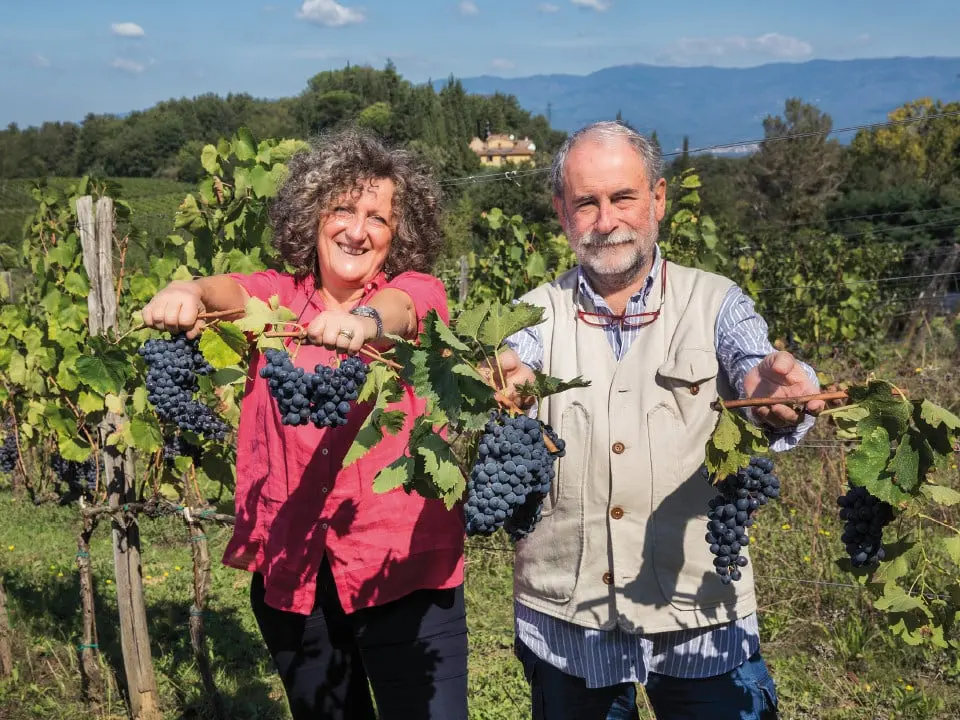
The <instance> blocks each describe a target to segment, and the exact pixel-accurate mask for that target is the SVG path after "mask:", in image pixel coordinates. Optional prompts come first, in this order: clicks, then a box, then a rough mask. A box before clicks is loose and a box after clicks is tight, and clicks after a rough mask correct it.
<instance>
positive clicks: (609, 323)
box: [577, 260, 667, 330]
mask: <svg viewBox="0 0 960 720" xmlns="http://www.w3.org/2000/svg"><path fill="white" fill-rule="evenodd" d="M666 296H667V261H666V260H664V261H663V262H662V263H661V266H660V306H659V307H658V308H657V309H656V310H653V311H651V312H642V313H629V314H627V313H621V314H619V315H614V314H612V313H592V312H587V311H586V310H577V319H579V320H582V321H583V322H584V323H586V324H587V325H590V326H591V327H600V328H608V327H615V326H617V325H619V326H620V328H621V329H624V330H635V329H637V328H642V327H646V326H647V325H650V324H651V323H654V322H656V320H657V318H659V317H660V312H661V311H662V310H663V301H664V299H665V298H666Z"/></svg>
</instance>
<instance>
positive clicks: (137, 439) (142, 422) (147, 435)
mask: <svg viewBox="0 0 960 720" xmlns="http://www.w3.org/2000/svg"><path fill="white" fill-rule="evenodd" d="M130 437H131V439H132V441H133V442H132V443H130V444H131V445H133V446H134V447H135V448H137V450H140V451H142V452H145V453H154V452H156V451H157V450H159V449H160V448H162V447H163V433H162V432H161V430H160V423H159V422H157V418H156V417H155V416H154V415H150V414H144V415H141V416H139V417H135V418H133V420H131V421H130Z"/></svg>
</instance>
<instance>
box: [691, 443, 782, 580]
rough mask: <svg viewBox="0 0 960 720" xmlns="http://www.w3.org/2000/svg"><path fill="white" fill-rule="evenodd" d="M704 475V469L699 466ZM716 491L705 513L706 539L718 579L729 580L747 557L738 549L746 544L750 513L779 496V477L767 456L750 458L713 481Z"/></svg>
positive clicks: (737, 578) (751, 515)
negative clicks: (734, 472) (718, 479)
mask: <svg viewBox="0 0 960 720" xmlns="http://www.w3.org/2000/svg"><path fill="white" fill-rule="evenodd" d="M703 473H704V475H707V469H706V468H705V467H704V468H703ZM716 488H717V491H718V494H717V496H716V497H715V498H713V499H712V500H711V501H710V512H709V513H707V517H708V518H709V519H708V521H707V534H706V538H705V539H706V541H707V543H709V545H710V552H711V553H713V554H714V555H715V556H716V557H715V558H714V560H713V565H714V567H715V568H716V570H717V574H718V575H719V576H720V580H721V582H723V583H724V584H730V583H731V582H734V581H736V580H739V579H740V578H741V577H742V576H743V574H742V572H741V571H740V568H743V567H746V566H747V563H748V560H747V558H746V556H745V555H741V554H740V552H741V550H742V549H743V548H745V547H746V546H747V545H749V544H750V536H749V535H748V533H747V528H749V527H751V526H752V525H753V523H754V514H755V513H756V511H757V510H758V509H759V508H760V507H761V506H763V505H766V504H767V503H768V502H769V501H770V500H775V499H776V498H778V497H780V479H779V478H777V476H776V475H774V474H773V461H772V460H770V459H769V458H764V457H754V458H750V464H749V465H748V466H747V467H745V468H742V469H741V470H740V471H739V472H737V474H736V475H728V476H727V477H725V478H724V479H722V480H721V481H720V482H718V483H717V485H716Z"/></svg>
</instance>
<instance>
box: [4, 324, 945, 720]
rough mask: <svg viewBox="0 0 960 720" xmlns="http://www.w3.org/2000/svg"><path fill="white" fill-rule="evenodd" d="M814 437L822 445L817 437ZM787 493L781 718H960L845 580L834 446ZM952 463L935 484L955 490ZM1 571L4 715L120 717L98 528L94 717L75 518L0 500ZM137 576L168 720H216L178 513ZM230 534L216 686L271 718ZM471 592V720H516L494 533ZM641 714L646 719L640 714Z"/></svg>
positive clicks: (218, 607) (938, 358) (763, 606)
mask: <svg viewBox="0 0 960 720" xmlns="http://www.w3.org/2000/svg"><path fill="white" fill-rule="evenodd" d="M942 339H943V340H944V343H945V345H947V346H949V352H946V351H937V350H936V348H934V349H933V350H930V351H927V352H926V354H925V358H924V360H923V361H922V365H923V367H922V368H921V369H920V372H918V371H917V368H916V367H914V363H916V362H917V361H916V360H909V361H908V360H902V359H899V358H897V357H896V356H895V355H892V354H891V355H890V356H889V360H890V361H889V362H888V364H887V366H886V370H885V372H884V373H883V376H884V377H888V378H894V379H896V380H897V382H898V383H900V384H901V385H902V386H903V387H904V388H906V389H907V390H908V391H911V392H921V391H922V392H923V393H924V394H926V395H927V396H929V397H931V398H932V399H935V400H936V401H938V402H940V403H941V404H944V405H947V406H948V407H952V408H956V407H957V406H958V404H960V402H958V398H960V395H958V394H957V392H956V391H955V390H954V389H953V385H954V377H953V375H952V367H953V366H954V365H955V354H956V352H955V349H953V345H952V338H950V337H949V333H945V334H944V335H943V337H942ZM814 433H815V437H814V439H815V438H816V437H823V438H826V437H829V431H827V430H824V429H823V428H819V427H818V428H817V429H816V430H815V431H814ZM778 463H779V465H778V472H779V474H780V476H781V478H782V480H783V486H784V495H783V498H782V500H781V501H780V502H779V503H773V504H770V505H767V506H766V507H765V508H764V509H763V510H762V511H761V513H760V516H759V521H758V524H757V526H756V528H755V530H756V533H755V536H756V543H755V544H754V545H752V546H751V549H752V551H753V558H754V564H755V568H756V574H757V584H758V596H759V599H760V618H761V638H762V646H761V647H762V650H763V652H764V654H765V656H766V658H767V661H768V664H769V666H770V669H771V672H772V674H773V675H774V677H775V680H776V682H777V689H778V693H779V697H780V703H781V709H782V717H783V718H785V719H786V720H801V719H802V720H807V719H810V720H813V719H816V720H862V719H867V718H869V719H871V720H872V719H873V718H909V719H910V720H934V719H936V720H939V719H940V718H955V717H958V716H960V686H958V681H957V678H958V673H960V670H958V662H957V658H956V656H955V655H954V654H952V653H950V652H947V651H938V650H930V649H920V648H909V647H907V646H905V645H904V644H903V642H902V641H900V640H899V639H898V638H896V637H894V636H893V635H892V634H891V633H890V631H889V630H888V629H887V625H886V620H885V618H884V617H883V616H882V615H881V614H880V613H879V612H877V611H875V610H873V609H872V606H871V603H870V601H869V598H868V596H867V595H866V593H865V591H863V590H862V589H860V588H859V587H857V586H856V585H854V584H853V581H852V579H851V578H850V576H849V575H845V574H843V573H841V572H840V571H839V570H838V569H837V567H836V565H835V560H836V559H837V558H839V557H840V556H841V555H842V554H843V549H842V547H841V545H840V541H839V535H840V532H841V526H840V522H839V520H838V519H837V514H836V506H835V504H834V500H835V498H836V496H837V495H838V494H839V492H840V487H841V472H842V468H841V456H840V452H839V451H838V450H837V449H836V448H835V447H833V448H812V449H801V450H797V451H795V452H793V453H789V454H787V455H783V456H780V459H779V460H778ZM958 474H960V471H958V469H957V466H956V464H953V465H952V466H950V467H948V468H946V469H945V470H944V471H943V472H941V473H940V475H939V476H938V482H940V483H943V484H949V485H952V486H953V487H960V477H958ZM0 517H2V518H3V522H2V524H0V573H2V575H3V578H4V581H5V584H6V587H7V593H8V596H9V603H10V607H11V621H12V624H13V628H14V631H15V649H14V654H15V658H16V663H17V672H16V676H15V677H14V678H11V679H7V680H0V718H2V719H3V720H26V719H27V718H41V717H42V718H51V719H61V720H74V719H78V720H79V718H85V719H87V718H103V719H106V718H118V719H119V718H123V717H125V709H124V703H123V699H122V695H121V692H120V689H119V688H121V687H122V682H121V680H122V671H121V670H120V668H121V665H120V656H119V647H118V638H117V630H116V620H115V619H116V606H115V603H114V597H113V592H112V590H113V586H112V585H111V584H110V582H111V577H112V554H111V548H110V542H109V539H108V534H107V532H106V530H105V529H104V528H100V529H98V531H97V533H96V534H95V535H94V540H93V542H92V548H91V550H92V561H93V566H94V572H95V577H96V589H97V593H98V594H97V618H98V628H99V631H100V633H101V637H100V644H101V649H102V653H103V655H102V657H103V661H104V669H105V671H106V673H107V674H108V676H109V677H110V678H111V681H112V692H111V695H110V697H109V698H108V700H107V701H106V702H105V703H104V705H103V706H102V707H100V708H97V709H96V710H91V709H89V708H87V707H86V706H85V705H84V704H83V702H82V701H81V694H80V684H79V670H78V666H77V653H76V645H77V642H78V637H79V629H80V616H79V609H78V602H77V598H78V594H79V591H78V584H77V573H76V565H75V557H74V553H75V548H76V543H75V540H76V533H77V530H78V522H77V514H76V509H75V508H73V507H55V506H53V505H44V506H40V507H33V506H32V505H31V504H30V503H29V502H28V501H27V500H24V499H19V498H15V497H13V496H12V495H11V494H10V493H9V492H8V491H2V492H0ZM141 528H142V534H143V572H144V575H145V586H146V591H145V592H146V600H147V608H148V614H149V625H150V631H151V642H152V650H153V657H154V662H155V666H156V674H157V679H158V683H159V687H160V694H161V700H162V704H163V707H164V709H165V712H166V717H169V718H196V719H198V720H199V719H201V718H208V717H212V715H211V708H210V704H209V699H208V698H206V697H205V696H204V693H203V690H202V687H201V685H200V680H199V676H198V674H197V672H196V669H195V667H194V666H193V661H192V655H191V651H190V645H189V637H188V632H187V621H188V615H189V605H190V601H191V597H192V588H191V577H190V548H189V544H188V542H187V541H186V534H185V530H184V528H183V526H182V525H181V524H178V522H177V521H175V520H173V519H164V520H157V521H150V520H145V521H143V523H142V524H141ZM228 533H229V531H228V530H223V529H215V528H212V527H211V528H208V535H209V537H210V542H211V552H212V556H213V558H214V571H213V587H212V589H211V592H210V605H209V612H208V615H207V633H208V641H209V644H210V650H211V657H212V660H213V663H212V664H213V668H214V672H215V674H216V681H217V684H218V687H219V688H220V690H221V692H222V693H223V695H224V698H225V700H226V705H227V709H228V713H229V716H230V717H232V718H237V719H238V720H281V719H282V718H287V717H288V714H287V711H286V707H285V702H284V699H283V695H282V690H281V687H280V684H279V681H278V679H277V677H276V676H275V674H274V673H273V672H272V669H271V667H270V661H269V658H268V656H267V654H266V651H265V649H264V647H263V644H262V642H261V640H260V637H259V634H258V631H257V628H256V624H255V622H254V620H253V617H252V614H251V612H250V609H249V605H248V601H247V588H248V576H247V575H246V574H244V573H240V572H237V571H235V570H231V569H227V568H224V567H222V566H220V565H219V564H218V561H219V557H220V555H221V553H222V550H223V547H224V544H225V542H226V540H227V538H228ZM469 545H470V547H469V550H468V559H467V584H466V597H467V603H468V622H469V626H470V646H471V657H470V704H471V718H473V719H475V720H526V719H528V718H529V717H530V713H529V696H528V693H527V686H526V683H525V681H524V679H523V675H522V672H521V669H520V665H519V663H518V662H517V661H516V660H515V659H514V657H513V652H512V600H511V586H512V568H511V556H510V552H509V545H508V544H507V543H506V541H505V540H503V539H502V538H500V537H496V538H490V539H486V540H482V541H478V540H471V541H470V543H469ZM640 702H641V717H643V718H645V720H649V718H651V717H652V715H650V714H649V713H648V712H647V711H646V710H645V708H644V705H645V702H644V700H643V697H642V695H641V701H640Z"/></svg>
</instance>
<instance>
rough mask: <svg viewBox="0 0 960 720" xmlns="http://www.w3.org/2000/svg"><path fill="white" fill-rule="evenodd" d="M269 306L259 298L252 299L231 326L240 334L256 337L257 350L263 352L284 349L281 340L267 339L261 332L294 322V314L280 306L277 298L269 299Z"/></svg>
mask: <svg viewBox="0 0 960 720" xmlns="http://www.w3.org/2000/svg"><path fill="white" fill-rule="evenodd" d="M270 303H271V304H270V305H268V304H267V303H265V302H264V301H263V300H261V299H259V298H255V297H252V298H250V299H249V300H248V301H247V304H246V305H245V306H244V316H243V317H242V318H240V319H239V320H235V321H234V322H233V323H232V324H233V325H234V326H235V327H236V328H237V329H238V330H240V331H242V332H248V333H252V334H254V335H258V336H259V337H258V338H257V348H259V349H260V350H264V349H266V348H269V347H272V348H276V349H278V350H282V349H283V348H284V344H283V339H282V338H268V337H266V336H265V335H264V334H263V332H264V330H265V329H266V328H267V327H278V328H280V329H282V328H284V327H285V323H288V322H291V321H293V320H296V318H297V316H296V314H295V313H294V312H293V311H292V310H290V309H289V308H286V307H283V306H282V305H280V302H279V298H278V297H277V296H276V295H274V296H273V297H271V298H270Z"/></svg>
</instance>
